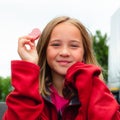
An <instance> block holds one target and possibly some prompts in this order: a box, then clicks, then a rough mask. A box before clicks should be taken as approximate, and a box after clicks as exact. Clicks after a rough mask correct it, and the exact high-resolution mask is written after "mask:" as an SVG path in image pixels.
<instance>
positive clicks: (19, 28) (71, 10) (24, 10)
mask: <svg viewBox="0 0 120 120" xmlns="http://www.w3.org/2000/svg"><path fill="white" fill-rule="evenodd" d="M119 8H120V0H0V33H1V34H0V76H2V77H7V76H10V75H11V61H12V60H20V57H19V56H18V53H17V42H18V38H19V37H20V36H23V35H26V34H28V33H30V32H31V30H32V29H33V28H39V29H40V30H41V31H42V30H43V29H44V27H45V25H46V24H47V23H48V22H49V21H50V20H51V19H53V18H54V17H57V16H61V15H67V16H70V17H74V18H77V19H79V20H80V21H81V22H82V23H83V24H84V25H85V26H86V27H87V28H88V29H89V30H90V31H91V32H92V33H93V34H95V31H96V30H100V31H101V32H102V34H105V33H107V34H108V36H110V34H111V33H110V31H111V30H110V29H111V26H110V25H111V17H112V16H113V14H114V13H115V12H116V11H117V10H118V9H119Z"/></svg>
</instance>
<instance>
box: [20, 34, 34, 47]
mask: <svg viewBox="0 0 120 120" xmlns="http://www.w3.org/2000/svg"><path fill="white" fill-rule="evenodd" d="M26 45H28V46H30V48H33V47H35V41H33V39H32V37H31V36H23V37H20V38H19V39H18V47H25V46H26Z"/></svg>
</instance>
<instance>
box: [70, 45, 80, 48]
mask: <svg viewBox="0 0 120 120" xmlns="http://www.w3.org/2000/svg"><path fill="white" fill-rule="evenodd" d="M70 47H72V48H78V47H79V45H78V44H71V45H70Z"/></svg>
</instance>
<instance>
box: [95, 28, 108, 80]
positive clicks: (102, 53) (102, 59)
mask: <svg viewBox="0 0 120 120" xmlns="http://www.w3.org/2000/svg"><path fill="white" fill-rule="evenodd" d="M107 40H108V38H107V34H104V35H102V34H101V32H100V31H99V30H97V31H96V34H95V35H94V36H93V49H94V53H95V56H96V58H97V60H98V63H99V64H100V65H101V66H102V68H103V77H104V79H105V81H106V82H107V80H108V46H107Z"/></svg>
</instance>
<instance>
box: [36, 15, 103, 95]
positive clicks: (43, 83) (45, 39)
mask: <svg viewBox="0 0 120 120" xmlns="http://www.w3.org/2000/svg"><path fill="white" fill-rule="evenodd" d="M63 22H69V23H71V24H73V25H75V26H76V27H77V28H78V29H79V30H80V33H81V35H82V40H83V46H84V58H83V59H84V62H85V63H86V64H94V65H97V66H98V63H97V60H96V58H95V56H94V51H93V48H92V47H93V46H92V36H91V35H90V32H89V31H88V29H87V28H86V27H85V26H84V25H83V24H82V23H81V22H80V21H79V20H77V19H75V18H70V17H68V16H61V17H57V18H54V19H53V20H51V21H50V22H49V23H48V24H47V25H46V27H45V28H44V30H43V32H42V34H41V37H40V39H39V41H38V43H37V52H38V55H39V62H38V65H39V66H40V68H41V70H40V93H41V94H42V95H47V94H49V92H48V90H47V89H48V88H49V84H50V83H51V82H52V77H51V72H50V67H49V66H48V64H47V60H46V49H47V46H48V43H49V40H50V37H51V33H52V31H53V29H54V28H55V26H56V25H58V24H60V23H63ZM101 76H102V75H101Z"/></svg>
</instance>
